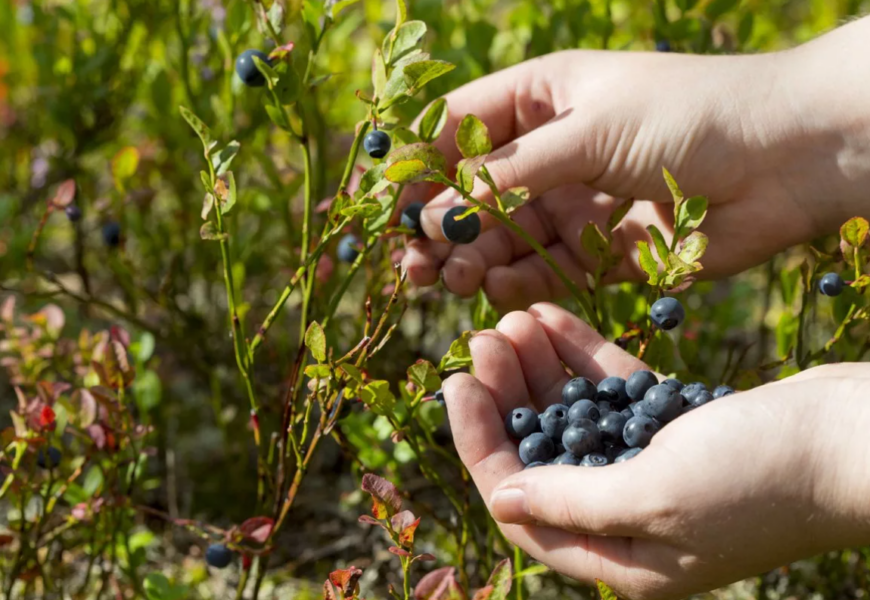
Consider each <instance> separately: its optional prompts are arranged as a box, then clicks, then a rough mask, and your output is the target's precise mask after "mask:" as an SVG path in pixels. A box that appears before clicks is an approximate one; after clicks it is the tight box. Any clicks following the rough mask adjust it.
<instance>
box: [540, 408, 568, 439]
mask: <svg viewBox="0 0 870 600" xmlns="http://www.w3.org/2000/svg"><path fill="white" fill-rule="evenodd" d="M567 426H568V407H567V406H565V405H564V404H553V405H552V406H548V407H547V410H545V411H544V412H543V413H542V414H541V431H542V432H544V434H545V435H546V436H547V437H549V438H550V439H552V440H553V442H558V441H559V440H560V439H562V432H563V431H565V428H566V427H567Z"/></svg>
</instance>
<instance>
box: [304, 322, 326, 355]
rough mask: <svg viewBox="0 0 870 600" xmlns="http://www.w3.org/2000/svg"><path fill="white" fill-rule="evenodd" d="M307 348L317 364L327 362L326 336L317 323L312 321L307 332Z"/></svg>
mask: <svg viewBox="0 0 870 600" xmlns="http://www.w3.org/2000/svg"><path fill="white" fill-rule="evenodd" d="M305 346H306V347H307V348H308V349H309V350H311V355H312V356H313V357H314V358H315V359H316V360H317V362H323V361H325V360H326V334H325V333H324V332H323V327H321V326H320V323H318V322H317V321H312V322H311V325H309V326H308V330H307V331H306V332H305Z"/></svg>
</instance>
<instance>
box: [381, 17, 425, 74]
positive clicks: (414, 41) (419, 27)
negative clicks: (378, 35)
mask: <svg viewBox="0 0 870 600" xmlns="http://www.w3.org/2000/svg"><path fill="white" fill-rule="evenodd" d="M425 35H426V23H424V22H423V21H408V22H407V23H403V24H402V25H401V26H400V27H399V28H398V29H393V30H392V31H390V33H389V34H388V35H387V37H386V38H384V44H383V54H384V56H387V55H388V54H389V44H390V42H391V41H392V44H393V52H392V54H390V55H389V56H390V64H391V65H394V64H396V62H397V61H398V60H399V59H401V58H404V57H405V56H406V55H408V54H410V53H411V52H413V51H414V50H416V49H417V45H418V44H419V43H420V42H421V41H422V40H423V36H425Z"/></svg>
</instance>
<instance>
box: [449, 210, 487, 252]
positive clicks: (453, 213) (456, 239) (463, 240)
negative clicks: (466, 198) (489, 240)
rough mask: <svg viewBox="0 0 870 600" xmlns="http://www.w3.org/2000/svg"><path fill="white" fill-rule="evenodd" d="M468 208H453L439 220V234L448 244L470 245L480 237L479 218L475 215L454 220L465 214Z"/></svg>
mask: <svg viewBox="0 0 870 600" xmlns="http://www.w3.org/2000/svg"><path fill="white" fill-rule="evenodd" d="M468 208H469V207H468V206H454V207H453V208H451V209H450V210H448V211H447V212H446V213H444V218H443V219H442V220H441V233H443V234H444V237H445V238H447V241H448V242H453V243H454V244H470V243H471V242H473V241H474V240H476V239H477V236H479V235H480V216H478V214H477V213H471V214H470V215H468V216H467V217H465V218H463V219H460V220H458V221H457V220H456V217H458V216H460V215H463V214H465V212H466V211H467V210H468Z"/></svg>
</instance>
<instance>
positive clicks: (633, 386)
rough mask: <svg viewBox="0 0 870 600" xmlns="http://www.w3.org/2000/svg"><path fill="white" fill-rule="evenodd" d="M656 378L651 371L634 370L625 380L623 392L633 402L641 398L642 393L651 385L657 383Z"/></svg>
mask: <svg viewBox="0 0 870 600" xmlns="http://www.w3.org/2000/svg"><path fill="white" fill-rule="evenodd" d="M658 382H659V380H658V378H657V377H656V376H655V375H653V373H652V371H635V372H634V373H632V374H631V375H629V376H628V379H626V380H625V393H626V394H628V397H629V398H631V399H632V400H633V401H635V402H640V401H641V400H643V397H644V394H646V391H647V390H648V389H650V388H651V387H652V386H654V385H657V384H658Z"/></svg>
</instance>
